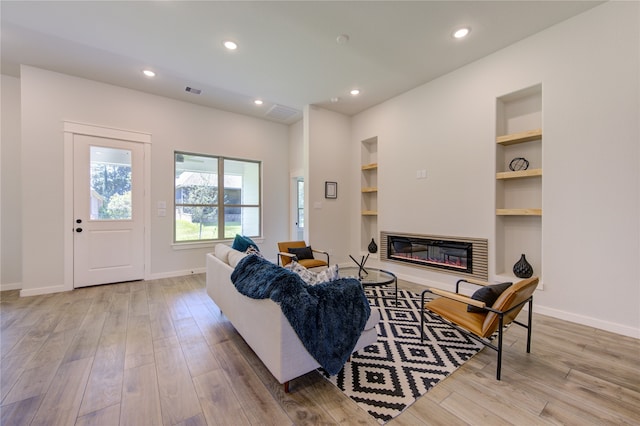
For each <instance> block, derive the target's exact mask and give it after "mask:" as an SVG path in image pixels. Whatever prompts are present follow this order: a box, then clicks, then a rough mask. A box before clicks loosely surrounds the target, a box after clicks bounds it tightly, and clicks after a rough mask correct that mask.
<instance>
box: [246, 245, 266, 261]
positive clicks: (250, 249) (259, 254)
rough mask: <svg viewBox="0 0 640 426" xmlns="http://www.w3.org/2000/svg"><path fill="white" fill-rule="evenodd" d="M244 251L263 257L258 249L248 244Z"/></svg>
mask: <svg viewBox="0 0 640 426" xmlns="http://www.w3.org/2000/svg"><path fill="white" fill-rule="evenodd" d="M245 253H246V254H249V255H251V254H253V255H256V256H260V257H262V258H264V256H263V255H262V253H260V250H258V249H257V248H255V247H254V246H249V248H248V249H247V250H246V251H245Z"/></svg>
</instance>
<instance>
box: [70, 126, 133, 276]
mask: <svg viewBox="0 0 640 426" xmlns="http://www.w3.org/2000/svg"><path fill="white" fill-rule="evenodd" d="M143 168H144V146H143V144H142V143H136V142H127V141H122V140H116V139H109V138H103V137H94V136H85V135H77V134H76V135H74V136H73V215H74V223H73V226H74V241H73V283H74V287H85V286H90V285H96V284H106V283H116V282H122V281H134V280H141V279H143V278H144V268H145V265H144V258H145V256H144V200H143V198H144V187H145V185H144V182H143V180H144V169H143Z"/></svg>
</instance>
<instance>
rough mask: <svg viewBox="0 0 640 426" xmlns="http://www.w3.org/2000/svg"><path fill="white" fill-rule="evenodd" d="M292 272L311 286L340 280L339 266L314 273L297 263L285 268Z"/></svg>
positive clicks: (289, 264)
mask: <svg viewBox="0 0 640 426" xmlns="http://www.w3.org/2000/svg"><path fill="white" fill-rule="evenodd" d="M285 268H286V269H289V270H290V271H291V272H294V273H296V274H298V275H299V276H300V278H301V279H302V281H304V282H305V283H307V284H309V285H316V284H320V283H324V282H327V281H335V280H337V279H338V278H340V277H339V276H338V265H331V266H329V267H328V268H327V269H323V270H322V271H320V272H313V271H310V270H308V269H307V268H305V267H304V266H302V265H301V264H299V263H298V262H296V261H293V262H290V263H288V264H287V265H286V266H285Z"/></svg>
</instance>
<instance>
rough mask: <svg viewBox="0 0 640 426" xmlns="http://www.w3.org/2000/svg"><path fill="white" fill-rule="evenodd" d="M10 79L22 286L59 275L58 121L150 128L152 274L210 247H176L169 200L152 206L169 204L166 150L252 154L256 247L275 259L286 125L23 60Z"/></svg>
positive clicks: (194, 265)
mask: <svg viewBox="0 0 640 426" xmlns="http://www.w3.org/2000/svg"><path fill="white" fill-rule="evenodd" d="M20 80H21V96H22V145H21V148H22V149H21V155H22V162H21V173H22V194H23V202H22V217H23V224H24V226H23V228H22V242H23V250H22V253H23V258H22V264H23V268H22V284H23V286H22V288H23V291H29V290H33V289H38V291H37V292H42V291H46V288H47V287H55V286H59V285H61V284H62V282H63V265H64V259H63V245H62V242H63V232H64V230H65V229H68V227H69V224H65V223H64V222H63V208H64V206H63V200H62V196H63V167H65V165H63V156H62V153H63V151H62V148H63V134H62V123H63V121H64V120H68V121H76V122H81V123H86V124H93V125H100V126H107V127H114V128H119V129H125V130H133V131H141V132H146V133H150V134H151V135H152V148H151V195H150V202H151V207H152V209H151V210H152V218H151V229H150V232H151V265H148V266H149V267H150V268H151V269H150V272H151V277H152V278H153V277H163V276H172V275H177V274H181V273H185V272H186V273H188V272H190V271H202V270H203V267H204V264H205V262H204V255H205V253H206V252H208V251H211V249H212V245H209V246H205V247H201V248H194V249H188V250H176V249H175V247H172V235H173V231H172V229H173V222H172V214H171V208H169V209H168V210H169V211H168V214H167V216H166V217H157V216H156V215H155V214H154V213H155V209H154V208H153V207H154V206H156V205H157V202H158V201H166V202H167V206H168V207H171V206H172V204H173V202H172V197H173V185H174V182H173V152H174V150H182V151H188V152H195V153H204V154H217V155H224V156H231V157H236V158H247V159H255V160H261V161H262V167H263V191H264V192H263V195H264V196H263V234H264V240H260V246H261V248H263V250H264V251H265V255H266V256H268V257H272V258H274V259H275V252H276V242H277V241H278V240H282V239H283V238H284V237H286V236H287V235H288V229H287V226H288V220H287V217H288V215H287V203H288V194H287V192H286V191H282V190H281V188H284V187H286V186H287V185H288V178H289V176H288V174H289V167H288V152H287V149H288V127H287V126H285V125H281V124H277V123H273V122H268V121H265V120H260V119H255V118H251V117H247V116H243V115H238V114H233V113H228V112H224V111H219V110H215V109H211V108H205V107H201V106H196V105H193V104H188V103H184V102H179V101H174V100H171V99H167V98H162V97H158V96H153V95H149V94H145V93H141V92H137V91H133V90H129V89H124V88H120V87H116V86H110V85H106V84H102V83H97V82H95V81H90V80H85V79H80V78H76V77H71V76H68V75H63V74H58V73H53V72H49V71H45V70H41V69H37V68H33V67H26V66H23V67H22V69H21V79H20ZM3 204H4V203H3ZM30 293H31V292H30Z"/></svg>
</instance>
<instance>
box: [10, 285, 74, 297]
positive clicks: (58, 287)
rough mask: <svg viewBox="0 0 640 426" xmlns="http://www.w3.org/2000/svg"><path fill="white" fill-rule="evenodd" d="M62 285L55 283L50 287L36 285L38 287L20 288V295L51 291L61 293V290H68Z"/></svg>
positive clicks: (34, 294) (26, 295)
mask: <svg viewBox="0 0 640 426" xmlns="http://www.w3.org/2000/svg"><path fill="white" fill-rule="evenodd" d="M70 290H71V289H68V288H67V287H66V286H64V285H55V286H51V287H38V288H27V289H22V290H20V297H28V296H40V295H42V294H51V293H62V292H63V291H70Z"/></svg>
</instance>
